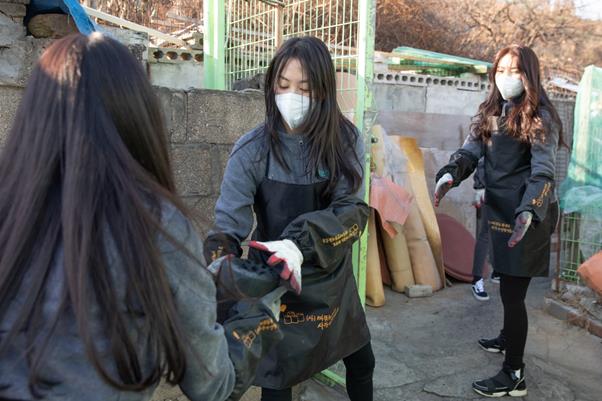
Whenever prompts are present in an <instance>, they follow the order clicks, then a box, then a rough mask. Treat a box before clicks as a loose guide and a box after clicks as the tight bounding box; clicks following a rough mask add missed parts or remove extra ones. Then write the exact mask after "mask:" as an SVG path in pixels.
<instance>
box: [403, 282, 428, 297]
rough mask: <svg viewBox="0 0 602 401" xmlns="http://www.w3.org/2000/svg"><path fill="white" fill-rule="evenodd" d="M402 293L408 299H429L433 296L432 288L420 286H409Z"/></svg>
mask: <svg viewBox="0 0 602 401" xmlns="http://www.w3.org/2000/svg"><path fill="white" fill-rule="evenodd" d="M404 292H405V294H406V296H408V297H410V298H420V297H430V296H431V295H433V287H431V286H430V285H422V284H416V285H409V286H407V287H406V288H405V291H404Z"/></svg>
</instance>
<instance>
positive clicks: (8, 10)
mask: <svg viewBox="0 0 602 401" xmlns="http://www.w3.org/2000/svg"><path fill="white" fill-rule="evenodd" d="M0 13H2V14H4V15H6V16H9V17H19V18H23V17H25V14H27V8H26V7H25V5H24V4H15V3H6V2H0Z"/></svg>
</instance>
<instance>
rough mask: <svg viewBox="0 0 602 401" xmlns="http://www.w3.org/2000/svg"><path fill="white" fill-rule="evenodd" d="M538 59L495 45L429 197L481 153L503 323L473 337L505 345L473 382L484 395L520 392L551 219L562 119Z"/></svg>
mask: <svg viewBox="0 0 602 401" xmlns="http://www.w3.org/2000/svg"><path fill="white" fill-rule="evenodd" d="M539 71H540V67H539V60H538V59H537V56H536V55H535V53H534V52H533V51H532V50H531V49H530V48H528V47H524V46H518V45H513V46H509V47H506V48H504V49H502V50H500V51H499V52H498V54H497V55H496V57H495V61H494V64H493V69H492V71H491V73H490V81H491V82H495V85H492V88H491V91H490V93H489V96H488V98H487V100H485V102H483V103H482V104H481V105H480V107H479V112H478V114H477V115H476V116H475V118H474V119H473V124H472V129H471V135H469V137H468V138H467V139H466V142H465V143H464V145H463V146H462V148H461V149H459V150H458V151H457V152H456V153H454V154H453V155H452V157H451V159H450V163H449V164H448V165H446V166H445V167H443V168H442V169H441V170H440V171H439V173H438V174H437V185H436V189H435V205H436V206H437V205H438V204H439V202H440V201H441V198H442V197H443V196H444V195H445V193H446V192H447V191H448V190H449V189H450V188H452V187H455V186H457V185H459V184H460V182H461V181H462V180H464V179H466V178H467V177H468V176H469V175H470V174H471V173H472V171H473V170H474V168H475V166H476V165H477V161H478V160H479V158H480V157H481V156H483V157H484V159H485V181H486V182H487V186H486V192H485V212H486V216H487V220H488V223H489V229H490V235H491V237H490V238H491V242H490V243H491V248H490V249H491V253H490V254H491V260H492V264H493V268H494V269H495V271H496V272H498V273H500V275H501V279H500V294H501V298H502V303H503V306H504V326H503V329H502V331H501V333H500V335H499V336H498V337H497V338H494V339H491V340H486V339H483V340H480V341H479V344H480V346H481V347H482V348H484V349H485V350H487V351H490V352H503V351H505V360H504V364H503V368H502V370H501V371H500V372H499V373H498V374H497V375H495V376H493V377H491V378H489V379H486V380H481V381H477V382H475V383H473V385H472V387H473V389H474V390H475V391H476V392H477V393H479V394H481V395H484V396H488V397H500V396H504V395H510V396H513V397H520V396H524V395H526V394H527V386H526V383H525V377H524V363H523V353H524V349H525V343H526V340H527V327H528V320H527V310H526V307H525V296H526V293H527V288H528V286H529V282H530V281H531V278H532V277H539V276H540V277H547V276H548V266H549V259H550V236H551V234H552V233H553V231H554V229H555V227H556V222H557V219H558V206H557V199H556V195H555V190H554V173H555V161H556V151H557V148H558V146H559V144H561V143H562V139H561V138H562V127H561V122H560V118H559V117H558V113H557V112H556V110H555V109H554V106H553V105H552V104H551V102H550V100H549V98H548V96H547V95H546V93H545V91H544V89H543V87H542V85H541V81H540V75H539Z"/></svg>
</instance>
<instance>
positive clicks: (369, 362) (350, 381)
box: [261, 343, 375, 401]
mask: <svg viewBox="0 0 602 401" xmlns="http://www.w3.org/2000/svg"><path fill="white" fill-rule="evenodd" d="M343 363H344V364H345V368H346V370H347V373H346V375H345V379H346V383H347V394H348V395H349V399H350V400H351V401H372V397H373V395H372V392H373V390H372V373H373V372H374V364H375V362H374V354H373V353H372V345H371V344H370V343H368V344H367V345H365V346H364V347H362V348H361V349H360V350H359V351H357V352H355V353H353V354H351V355H349V356H348V357H346V358H343ZM292 399H293V393H292V389H290V388H287V389H283V390H272V389H269V388H262V389H261V401H291V400H292Z"/></svg>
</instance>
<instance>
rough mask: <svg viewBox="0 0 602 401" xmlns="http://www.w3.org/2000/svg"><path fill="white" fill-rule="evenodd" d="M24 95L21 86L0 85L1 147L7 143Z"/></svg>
mask: <svg viewBox="0 0 602 401" xmlns="http://www.w3.org/2000/svg"><path fill="white" fill-rule="evenodd" d="M22 95H23V90H22V89H20V88H9V87H2V86H0V147H2V146H4V144H5V143H6V138H7V137H8V132H9V130H10V128H11V127H12V124H13V121H14V119H15V113H16V112H17V108H18V106H19V103H20V102H21V96H22Z"/></svg>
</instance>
